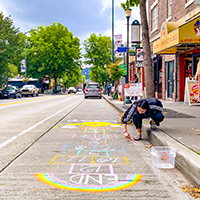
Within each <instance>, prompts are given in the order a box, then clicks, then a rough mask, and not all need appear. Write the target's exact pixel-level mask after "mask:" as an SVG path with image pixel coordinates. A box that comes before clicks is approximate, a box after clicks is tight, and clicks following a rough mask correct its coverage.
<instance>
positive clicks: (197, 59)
mask: <svg viewBox="0 0 200 200" xmlns="http://www.w3.org/2000/svg"><path fill="white" fill-rule="evenodd" d="M198 62H200V53H196V54H193V55H192V76H193V77H194V76H195V74H196V71H197V64H198Z"/></svg>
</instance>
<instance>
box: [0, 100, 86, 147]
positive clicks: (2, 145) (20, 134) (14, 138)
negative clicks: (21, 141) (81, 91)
mask: <svg viewBox="0 0 200 200" xmlns="http://www.w3.org/2000/svg"><path fill="white" fill-rule="evenodd" d="M80 101H82V99H80V100H78V101H76V102H74V103H72V104H70V105H69V106H67V107H65V108H63V109H62V110H59V111H58V112H56V113H54V114H53V115H50V116H49V117H47V118H45V119H43V120H42V121H40V122H38V123H37V124H35V125H33V126H31V127H30V128H28V129H26V130H24V131H22V132H21V133H19V134H17V135H15V136H13V137H12V138H10V139H9V140H7V141H5V142H3V143H1V144H0V148H3V147H5V146H6V145H8V144H9V143H11V142H13V141H14V140H16V139H17V138H18V137H19V136H22V135H23V134H25V133H27V132H29V131H30V130H32V129H34V128H35V127H37V126H39V125H40V124H42V123H43V122H45V121H47V120H48V119H50V118H52V117H54V116H55V115H57V114H59V113H61V112H62V111H64V110H66V109H67V108H69V107H71V106H73V105H74V104H76V103H78V102H80Z"/></svg>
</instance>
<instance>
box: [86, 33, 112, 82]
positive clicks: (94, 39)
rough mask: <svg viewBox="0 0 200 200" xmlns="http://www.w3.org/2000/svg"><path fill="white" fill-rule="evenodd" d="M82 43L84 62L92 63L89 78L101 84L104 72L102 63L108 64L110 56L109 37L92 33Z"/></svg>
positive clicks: (110, 45) (110, 42) (103, 79)
mask: <svg viewBox="0 0 200 200" xmlns="http://www.w3.org/2000/svg"><path fill="white" fill-rule="evenodd" d="M83 45H84V48H85V51H86V53H85V55H84V58H85V60H86V61H85V63H86V64H89V65H93V67H92V68H91V72H90V78H91V80H92V81H94V82H99V83H100V84H103V82H104V81H105V74H106V72H105V68H104V65H105V64H106V65H108V64H110V62H111V57H112V41H111V38H110V37H107V36H102V35H101V34H99V35H96V34H95V33H93V34H91V35H90V37H89V38H88V39H87V40H85V41H84V43H83ZM106 76H107V75H106ZM107 77H108V76H107Z"/></svg>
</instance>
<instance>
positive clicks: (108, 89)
mask: <svg viewBox="0 0 200 200" xmlns="http://www.w3.org/2000/svg"><path fill="white" fill-rule="evenodd" d="M110 89H111V87H110V84H108V86H107V93H108V96H109V95H110Z"/></svg>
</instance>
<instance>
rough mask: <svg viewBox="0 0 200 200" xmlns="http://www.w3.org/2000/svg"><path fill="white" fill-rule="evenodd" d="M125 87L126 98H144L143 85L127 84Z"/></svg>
mask: <svg viewBox="0 0 200 200" xmlns="http://www.w3.org/2000/svg"><path fill="white" fill-rule="evenodd" d="M123 86H124V96H125V97H132V96H143V92H142V83H126V84H124V85H123Z"/></svg>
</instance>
